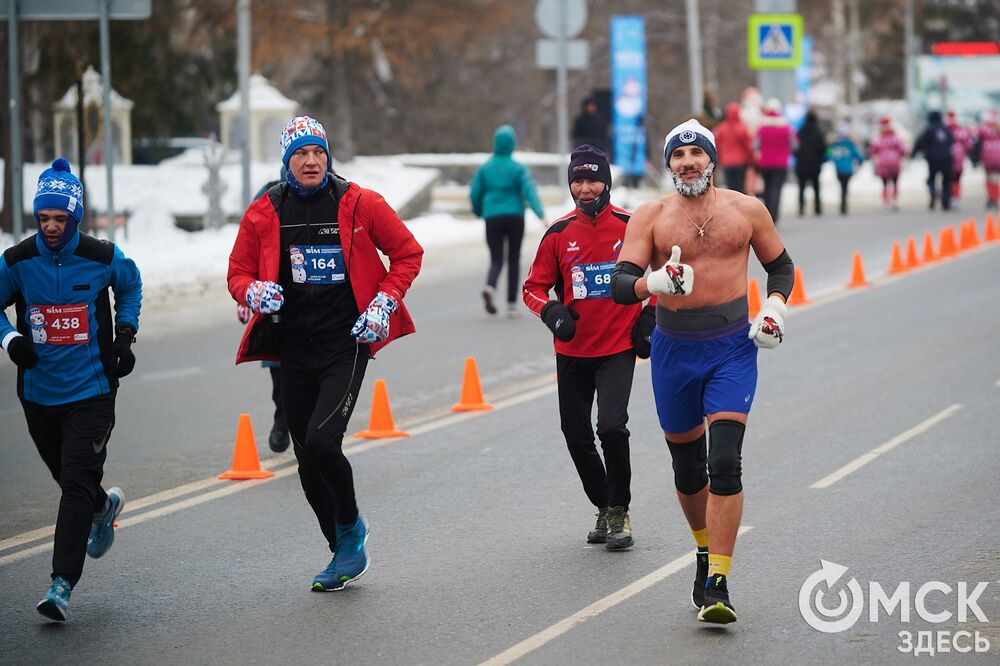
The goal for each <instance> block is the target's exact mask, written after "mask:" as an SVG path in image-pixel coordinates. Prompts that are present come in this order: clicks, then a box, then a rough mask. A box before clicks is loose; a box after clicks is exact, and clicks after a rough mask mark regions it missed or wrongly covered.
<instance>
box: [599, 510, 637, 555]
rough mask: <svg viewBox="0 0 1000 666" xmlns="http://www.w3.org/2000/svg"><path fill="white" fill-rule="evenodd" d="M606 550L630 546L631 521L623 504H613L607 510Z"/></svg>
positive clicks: (623, 548) (622, 548)
mask: <svg viewBox="0 0 1000 666" xmlns="http://www.w3.org/2000/svg"><path fill="white" fill-rule="evenodd" d="M604 547H605V548H607V549H608V550H625V549H626V548H631V547H632V521H630V520H629V518H628V512H626V511H625V507H623V506H613V507H611V509H610V510H609V511H608V540H607V541H606V542H605V544H604Z"/></svg>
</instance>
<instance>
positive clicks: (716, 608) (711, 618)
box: [698, 574, 736, 624]
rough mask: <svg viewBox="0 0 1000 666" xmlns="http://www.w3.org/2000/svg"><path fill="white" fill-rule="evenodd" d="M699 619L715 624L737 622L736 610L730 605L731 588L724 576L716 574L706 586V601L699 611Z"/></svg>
mask: <svg viewBox="0 0 1000 666" xmlns="http://www.w3.org/2000/svg"><path fill="white" fill-rule="evenodd" d="M698 619H699V620H700V621H702V622H711V623H713V624H729V623H730V622H736V610H735V609H734V608H733V605H732V604H731V603H729V587H728V586H727V585H726V577H725V576H723V575H722V574H715V575H714V576H712V577H711V578H710V579H709V580H708V582H707V584H706V585H705V599H704V601H703V602H702V606H701V610H700V611H698Z"/></svg>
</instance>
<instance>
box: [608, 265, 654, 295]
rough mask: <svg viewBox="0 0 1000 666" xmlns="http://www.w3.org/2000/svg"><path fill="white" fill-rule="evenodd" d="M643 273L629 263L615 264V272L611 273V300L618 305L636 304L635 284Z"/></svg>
mask: <svg viewBox="0 0 1000 666" xmlns="http://www.w3.org/2000/svg"><path fill="white" fill-rule="evenodd" d="M645 272H646V271H644V270H642V269H641V268H639V267H638V266H636V265H635V264H633V263H631V262H629V261H619V262H618V263H617V264H615V270H614V271H612V273H611V300H613V301H614V302H615V303H618V304H619V305H632V304H633V303H638V302H639V297H638V296H636V295H635V283H636V280H638V279H639V278H641V277H642V274H643V273H645Z"/></svg>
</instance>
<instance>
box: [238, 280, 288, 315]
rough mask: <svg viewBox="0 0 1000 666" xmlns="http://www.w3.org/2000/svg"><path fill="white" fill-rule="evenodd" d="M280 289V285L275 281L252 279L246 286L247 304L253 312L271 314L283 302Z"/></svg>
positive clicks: (278, 308) (283, 298)
mask: <svg viewBox="0 0 1000 666" xmlns="http://www.w3.org/2000/svg"><path fill="white" fill-rule="evenodd" d="M281 291H282V289H281V285H280V284H277V283H276V282H261V281H260V280H254V281H253V282H251V283H250V286H249V287H247V306H249V308H250V309H251V310H253V311H254V312H262V313H264V314H273V313H275V312H277V311H278V310H280V309H281V306H282V305H283V304H284V302H285V297H284V296H283V295H282V294H281Z"/></svg>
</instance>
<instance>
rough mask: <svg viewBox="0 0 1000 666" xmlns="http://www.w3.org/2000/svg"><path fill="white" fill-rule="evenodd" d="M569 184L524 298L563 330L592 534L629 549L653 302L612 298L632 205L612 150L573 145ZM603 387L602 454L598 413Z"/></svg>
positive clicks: (569, 415) (562, 395)
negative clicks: (567, 201) (633, 419)
mask: <svg viewBox="0 0 1000 666" xmlns="http://www.w3.org/2000/svg"><path fill="white" fill-rule="evenodd" d="M569 189H570V192H571V193H572V195H573V200H574V201H575V202H576V210H574V211H573V212H572V213H570V214H569V215H566V216H564V217H562V218H560V219H559V220H557V221H556V222H554V223H553V224H552V226H550V227H549V228H548V231H546V232H545V235H544V236H543V237H542V241H541V243H539V245H538V252H537V253H536V254H535V260H534V262H533V263H532V265H531V271H530V272H529V273H528V278H527V279H526V280H525V281H524V304H525V305H527V306H528V309H529V310H531V311H532V312H534V313H535V314H536V315H538V316H539V317H540V318H541V319H542V321H543V322H544V323H545V325H546V326H548V327H549V329H551V331H552V333H553V335H554V336H555V341H554V342H555V351H556V374H557V377H558V383H559V419H560V422H561V426H562V431H563V434H564V435H565V436H566V445H567V446H568V447H569V452H570V455H571V456H572V458H573V462H574V464H575V465H576V469H577V472H578V473H579V475H580V480H581V481H582V482H583V489H584V492H586V493H587V497H588V499H590V501H591V503H592V504H593V505H594V506H595V507H597V510H598V514H597V524H596V526H595V527H594V529H593V530H591V531H590V533H589V534H588V535H587V541H588V542H589V543H604V544H605V546H606V548H607V549H608V550H620V549H624V548H629V547H630V546H631V545H632V525H631V522H630V520H629V516H628V506H629V501H630V499H631V494H630V491H629V484H630V482H631V478H632V468H631V465H630V463H629V445H628V437H629V432H628V428H627V427H626V424H627V423H628V400H629V395H630V394H631V391H632V373H633V371H634V370H635V357H636V356H637V355H638V356H640V357H641V358H648V357H649V344H650V343H649V338H650V334H651V333H652V331H653V326H654V325H655V318H654V308H653V307H652V306H647V307H646V308H645V309H644V308H643V307H642V305H641V304H639V303H636V304H634V305H618V304H617V303H615V302H614V301H613V300H612V299H611V272H612V270H614V267H615V263H616V262H617V261H618V252H619V250H620V249H621V246H622V241H623V240H624V238H625V224H626V222H628V220H629V217H630V215H631V213H629V212H628V211H625V210H622V209H621V208H617V207H615V206H612V205H611V203H610V199H611V168H610V166H609V165H608V158H607V157H606V156H605V155H604V153H603V152H601V151H600V150H598V149H597V148H595V147H593V146H591V145H588V144H584V145H582V146H578V147H577V148H576V149H575V150H574V151H573V154H572V155H571V156H570V163H569ZM550 291H555V294H556V298H555V300H552V299H550V298H549V292H550ZM595 391H596V393H597V436H598V437H599V438H600V440H601V448H602V449H603V450H604V460H603V461H602V460H601V456H600V454H598V452H597V447H596V446H595V443H594V430H593V427H592V426H591V421H590V414H591V408H592V406H593V404H594V393H595Z"/></svg>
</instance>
